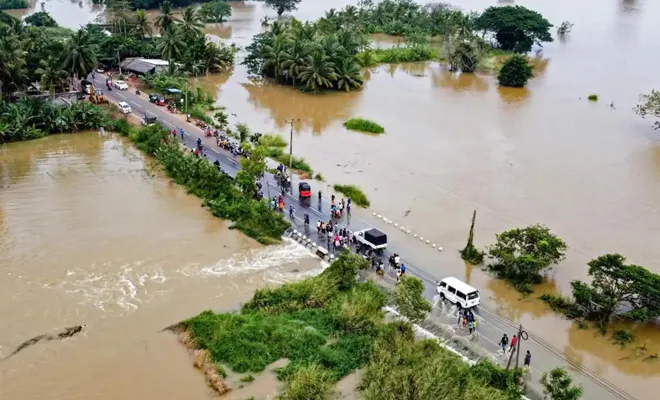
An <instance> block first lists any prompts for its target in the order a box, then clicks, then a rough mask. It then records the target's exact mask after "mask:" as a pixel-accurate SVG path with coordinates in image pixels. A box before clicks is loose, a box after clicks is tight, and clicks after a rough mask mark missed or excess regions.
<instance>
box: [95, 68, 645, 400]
mask: <svg viewBox="0 0 660 400" xmlns="http://www.w3.org/2000/svg"><path fill="white" fill-rule="evenodd" d="M90 78H91V77H90ZM105 79H106V77H105V76H104V75H102V74H97V75H96V76H95V77H94V78H91V79H90V80H92V81H93V82H94V83H95V86H96V87H103V84H104V83H105ZM105 94H106V97H107V98H108V99H109V100H110V101H111V102H113V103H117V102H120V101H125V102H128V103H129V104H130V105H131V107H132V109H133V114H134V116H136V117H138V118H143V117H144V116H147V115H148V116H156V117H157V118H158V121H159V123H160V124H161V125H162V126H163V127H165V128H166V129H167V130H168V131H170V130H172V129H176V130H177V131H179V129H181V128H183V129H184V132H185V135H184V139H183V140H182V144H183V145H184V146H185V147H186V148H190V149H193V148H195V147H196V145H197V139H202V142H203V144H204V148H205V149H206V153H207V159H208V160H209V162H214V161H216V160H217V161H218V162H219V163H220V165H221V168H222V170H223V171H224V172H225V173H227V174H229V175H230V176H235V175H236V173H237V172H238V171H239V169H240V166H239V158H238V157H236V156H233V155H232V154H230V153H229V152H228V151H225V150H224V149H219V148H217V146H216V143H215V141H214V139H209V138H206V137H205V135H204V131H203V130H202V129H200V128H199V127H197V126H194V125H193V124H191V123H188V122H186V121H185V120H184V119H183V117H182V116H181V115H177V114H172V113H170V112H168V111H166V110H165V109H163V108H161V107H159V106H156V105H154V104H152V103H150V102H149V101H148V100H147V99H146V98H145V96H144V95H142V96H141V95H137V94H135V93H134V92H131V91H119V90H112V91H106V92H105ZM178 138H179V140H181V138H180V136H178ZM274 165H275V164H274V163H272V166H274ZM292 181H293V182H292V185H291V190H290V191H289V192H281V191H280V188H279V187H278V184H277V182H276V181H275V179H274V177H273V176H272V175H271V174H268V176H266V177H264V178H263V179H262V180H261V182H262V184H263V190H264V195H265V196H267V197H268V198H272V197H273V196H277V195H279V194H280V193H281V194H282V195H283V197H284V198H285V204H286V205H287V207H285V209H286V210H288V206H289V205H291V204H293V205H294V207H295V209H296V212H295V216H294V219H293V220H291V221H290V223H291V225H292V227H293V228H294V229H296V230H297V231H299V232H301V233H303V234H304V235H305V236H306V237H308V238H310V239H312V240H313V241H314V243H315V245H320V246H324V245H325V244H326V241H327V239H326V238H325V237H324V236H322V235H317V234H316V229H315V228H314V227H315V226H316V224H317V221H324V222H327V221H328V220H330V208H331V204H330V202H329V201H328V199H327V198H326V197H322V199H321V200H315V196H313V197H312V198H311V199H309V198H308V199H302V198H300V196H299V195H298V192H297V187H298V183H299V182H300V179H299V178H298V177H297V176H296V175H293V176H292ZM312 192H313V193H315V190H314V189H313V190H312ZM352 213H353V214H354V215H351V216H348V215H343V216H342V218H341V219H340V220H339V221H338V222H335V221H334V220H333V224H335V226H337V227H339V228H346V229H348V230H349V231H353V232H354V231H357V230H362V229H367V228H374V226H373V225H372V224H370V223H368V222H367V221H365V220H364V219H363V218H360V216H359V215H356V214H361V212H360V211H357V210H356V209H355V208H353V212H352ZM304 214H308V215H309V218H310V225H309V226H305V224H304V222H303V215H304ZM382 230H384V231H385V233H388V230H387V229H382ZM389 233H392V232H391V230H390V232H389ZM391 237H392V235H390V238H391ZM330 252H332V250H331V249H330ZM392 253H397V254H399V255H401V258H402V261H403V263H404V264H405V265H406V266H407V268H408V271H409V273H411V274H413V275H415V276H417V277H419V278H421V279H422V280H423V281H424V283H425V286H426V292H425V294H426V297H427V299H429V300H430V301H432V302H433V304H434V305H435V306H436V307H434V310H433V312H432V313H431V316H430V318H429V321H430V326H429V328H432V330H431V331H432V332H434V333H436V334H438V335H440V336H443V337H445V338H449V339H451V341H453V340H458V341H459V342H460V341H461V340H462V341H464V340H469V344H470V345H475V344H476V345H478V346H479V347H480V348H481V349H482V350H483V351H484V353H485V354H487V355H488V357H489V359H490V360H491V361H494V362H497V363H499V364H501V365H506V361H507V359H508V357H506V356H503V355H502V354H501V352H499V346H498V345H497V343H498V342H499V339H500V337H501V336H502V334H503V333H507V334H509V336H511V335H513V334H514V333H516V332H517V330H518V326H517V325H516V324H515V323H514V322H513V321H511V320H509V319H506V318H504V317H502V316H500V315H498V314H497V313H496V312H495V311H494V310H492V309H490V308H488V307H486V306H484V305H481V306H480V307H479V309H478V311H477V312H476V317H477V322H478V324H477V325H478V327H477V335H476V336H474V338H472V339H467V338H466V336H467V332H463V331H462V328H459V327H458V326H457V324H456V320H457V310H456V308H455V307H452V306H448V305H447V304H444V303H443V302H438V300H437V296H436V291H435V282H436V281H437V280H439V279H441V278H442V277H436V276H432V275H431V274H429V273H427V272H425V271H424V269H422V268H420V267H419V265H422V264H421V263H420V262H418V261H417V260H416V259H415V255H414V254H407V253H406V251H405V246H404V245H403V244H402V243H400V242H398V241H396V240H395V241H392V240H389V241H388V249H387V251H386V252H384V254H383V257H384V259H385V260H386V259H387V257H388V256H389V255H391V254H392ZM392 273H393V271H389V274H390V276H391V275H392ZM433 327H434V328H433ZM433 329H435V331H434V330H433ZM527 333H528V335H529V340H526V341H524V342H523V344H522V345H521V352H522V353H524V352H525V351H527V350H529V351H530V352H531V354H532V368H531V372H530V373H528V375H527V376H526V382H527V384H528V386H529V387H530V389H531V390H532V393H530V395H533V396H535V397H540V393H541V390H540V386H539V383H538V382H539V379H540V378H541V375H542V374H543V373H544V372H546V371H549V370H551V369H552V368H555V367H559V366H563V367H567V368H569V370H570V371H571V374H572V375H573V377H574V380H575V381H576V382H577V383H579V384H581V385H582V386H583V388H584V396H585V397H586V398H599V399H602V400H607V399H621V400H632V399H635V397H633V396H632V395H630V394H629V393H627V392H625V391H624V390H622V389H620V388H618V387H617V386H615V385H614V384H612V383H611V382H609V381H607V380H606V379H604V378H602V377H601V376H599V375H598V373H596V372H595V371H592V370H590V369H589V368H586V367H584V366H582V365H581V364H580V362H579V361H577V360H575V359H572V358H571V357H569V356H567V355H565V354H564V353H563V352H562V351H561V350H559V349H556V348H554V347H553V346H552V345H550V344H549V343H548V342H546V341H545V340H543V339H542V338H541V337H540V336H539V335H537V334H534V333H533V332H529V331H527Z"/></svg>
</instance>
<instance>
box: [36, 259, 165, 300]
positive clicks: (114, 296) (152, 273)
mask: <svg viewBox="0 0 660 400" xmlns="http://www.w3.org/2000/svg"><path fill="white" fill-rule="evenodd" d="M142 264H143V263H142V262H140V261H138V262H135V263H130V264H122V265H120V266H119V270H117V269H116V267H115V266H114V265H113V263H111V262H107V263H104V264H103V265H102V266H100V267H98V266H96V265H91V266H89V267H88V268H85V269H76V270H69V271H67V273H66V277H65V278H64V280H63V281H62V282H61V283H60V284H59V285H55V286H53V285H50V284H47V285H44V287H46V288H53V287H55V288H59V289H61V290H63V291H64V292H66V293H69V294H72V295H77V296H80V298H81V300H80V303H81V304H83V305H91V306H92V307H96V308H98V309H100V310H102V311H108V309H109V308H112V307H113V306H118V307H120V308H121V309H123V310H125V311H131V310H136V309H137V308H138V306H139V305H140V304H142V303H143V302H145V301H149V300H150V297H149V296H148V295H147V293H146V290H145V289H143V288H145V287H147V286H148V285H151V284H159V285H160V284H163V283H164V282H165V281H166V280H167V278H166V276H165V274H164V272H163V270H162V269H161V268H160V267H154V266H150V267H147V268H145V267H144V266H143V265H142Z"/></svg>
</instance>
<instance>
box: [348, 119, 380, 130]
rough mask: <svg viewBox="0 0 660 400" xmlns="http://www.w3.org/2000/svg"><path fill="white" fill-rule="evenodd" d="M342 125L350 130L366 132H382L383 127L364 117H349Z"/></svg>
mask: <svg viewBox="0 0 660 400" xmlns="http://www.w3.org/2000/svg"><path fill="white" fill-rule="evenodd" d="M344 127H346V129H350V130H352V131H359V132H368V133H377V134H378V133H384V132H385V128H383V127H382V126H380V125H378V124H377V123H375V122H374V121H370V120H368V119H364V118H351V119H349V120H348V121H346V122H344Z"/></svg>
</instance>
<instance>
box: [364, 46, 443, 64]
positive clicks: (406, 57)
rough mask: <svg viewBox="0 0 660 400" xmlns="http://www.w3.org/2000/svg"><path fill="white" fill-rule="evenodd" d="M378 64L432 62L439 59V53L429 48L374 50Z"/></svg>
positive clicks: (413, 47)
mask: <svg viewBox="0 0 660 400" xmlns="http://www.w3.org/2000/svg"><path fill="white" fill-rule="evenodd" d="M372 54H373V59H374V61H376V63H377V64H382V63H386V64H387V63H401V62H415V61H431V60H436V59H437V58H438V51H437V50H436V49H434V48H431V47H428V46H406V47H391V48H389V49H375V50H372Z"/></svg>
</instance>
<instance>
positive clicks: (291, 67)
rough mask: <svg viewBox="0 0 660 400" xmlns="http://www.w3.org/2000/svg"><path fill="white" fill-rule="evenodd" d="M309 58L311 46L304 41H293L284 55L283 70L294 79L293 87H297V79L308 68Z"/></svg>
mask: <svg viewBox="0 0 660 400" xmlns="http://www.w3.org/2000/svg"><path fill="white" fill-rule="evenodd" d="M308 56H309V45H308V44H307V43H305V42H303V41H302V40H293V42H292V43H291V44H290V47H289V48H288V49H286V50H284V52H283V53H282V64H281V67H282V70H283V71H284V72H285V73H286V74H287V76H290V77H291V78H292V79H293V86H295V85H296V78H298V75H300V73H301V72H302V70H303V68H305V67H306V66H307V59H308Z"/></svg>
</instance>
